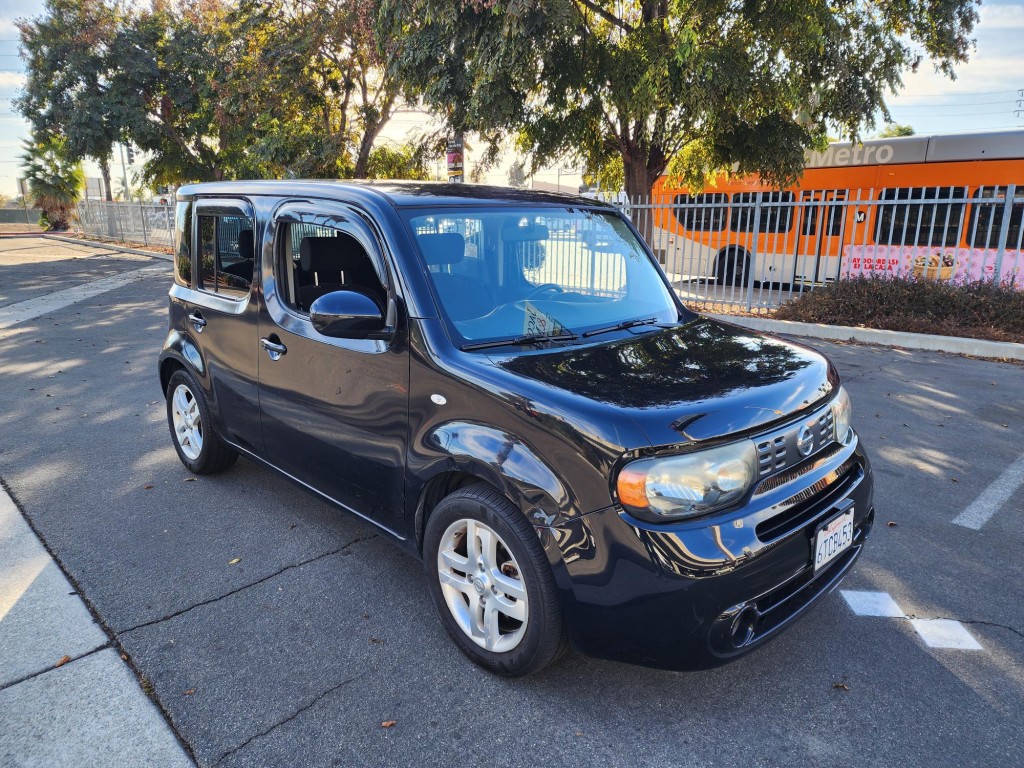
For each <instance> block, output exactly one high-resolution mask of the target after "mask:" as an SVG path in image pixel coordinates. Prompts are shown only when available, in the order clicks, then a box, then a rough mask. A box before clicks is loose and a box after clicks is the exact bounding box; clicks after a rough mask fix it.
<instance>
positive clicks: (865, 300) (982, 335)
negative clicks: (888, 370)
mask: <svg viewBox="0 0 1024 768" xmlns="http://www.w3.org/2000/svg"><path fill="white" fill-rule="evenodd" d="M775 317H776V318H777V319H779V320H796V321H799V322H803V323H827V324H830V325H854V326H864V327H867V328H883V329H886V330H892V331H910V332H912V333H936V334H940V335H943V336H967V337H971V338H977V339H991V340H993V341H1015V342H1024V291H1022V290H1019V289H1015V288H1014V287H1012V286H1010V285H1006V284H1002V285H1000V284H996V283H991V282H987V281H983V282H975V283H963V284H959V285H954V284H951V283H948V282H937V281H933V280H915V279H908V278H895V277H857V278H853V279H850V280H839V281H837V282H835V283H832V284H831V285H829V286H827V287H825V288H823V289H819V290H815V291H812V292H809V293H805V294H803V295H802V296H800V297H798V298H796V299H793V300H792V301H789V302H787V303H785V304H783V305H782V306H781V307H779V309H778V310H776V312H775Z"/></svg>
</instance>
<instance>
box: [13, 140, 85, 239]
mask: <svg viewBox="0 0 1024 768" xmlns="http://www.w3.org/2000/svg"><path fill="white" fill-rule="evenodd" d="M23 144H24V147H25V151H24V152H23V153H22V155H21V163H22V167H23V169H24V174H25V179H26V181H27V182H28V190H29V197H30V199H31V203H32V205H35V206H38V207H39V208H42V209H43V218H44V219H45V220H46V223H47V226H48V227H49V229H50V230H53V231H58V232H59V231H63V230H66V229H67V228H68V221H69V220H70V218H71V211H72V209H73V208H74V207H75V203H77V202H78V198H79V196H80V195H81V193H82V188H83V187H84V186H85V173H84V171H83V170H82V164H81V163H80V162H79V161H77V160H75V159H72V156H71V154H70V152H69V150H68V142H67V140H66V139H64V138H63V137H60V136H55V135H50V136H43V137H37V138H35V139H33V140H26V141H24V142H23Z"/></svg>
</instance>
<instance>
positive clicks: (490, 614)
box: [423, 485, 566, 677]
mask: <svg viewBox="0 0 1024 768" xmlns="http://www.w3.org/2000/svg"><path fill="white" fill-rule="evenodd" d="M423 563H424V568H425V570H426V573H427V583H428V587H429V590H430V597H431V600H432V601H433V603H434V607H435V608H436V609H437V612H438V614H439V615H440V617H441V622H442V624H444V627H445V630H446V631H447V632H448V634H449V636H450V637H451V638H452V640H453V641H454V642H455V644H456V645H457V646H458V647H459V649H460V650H461V651H462V652H463V653H464V654H466V656H468V657H469V658H470V659H471V660H472V661H473V662H475V663H476V664H478V665H480V666H481V667H483V668H484V669H487V670H489V671H490V672H493V673H495V674H498V675H503V676H507V677H517V676H520V675H527V674H530V673H531V672H536V671H537V670H540V669H542V668H544V667H546V666H548V665H549V664H551V663H552V662H553V661H555V660H556V659H557V658H558V657H559V656H560V655H561V654H562V652H563V651H564V650H565V648H566V639H565V632H564V628H563V624H562V607H561V603H560V601H559V597H558V591H557V588H556V587H555V581H554V577H553V575H552V574H551V569H550V567H549V566H548V562H547V559H546V558H545V556H544V552H543V550H542V548H541V546H540V542H539V541H538V540H537V535H536V533H534V531H533V527H532V526H531V525H530V524H529V523H528V522H527V521H526V519H525V518H524V517H523V515H522V514H521V513H520V512H519V510H517V509H516V508H515V507H514V506H513V505H512V504H511V503H510V502H509V501H508V500H507V499H506V498H505V497H504V496H501V495H500V494H499V493H497V492H496V491H494V490H492V489H491V488H488V487H487V486H483V485H476V486H470V487H468V488H462V489H460V490H458V491H455V492H454V493H452V494H451V495H450V496H448V497H447V498H445V499H444V500H443V501H441V503H440V504H438V505H437V507H436V508H435V509H434V511H433V512H432V513H431V515H430V518H429V519H428V520H427V527H426V531H425V534H424V541H423Z"/></svg>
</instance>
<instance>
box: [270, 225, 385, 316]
mask: <svg viewBox="0 0 1024 768" xmlns="http://www.w3.org/2000/svg"><path fill="white" fill-rule="evenodd" d="M280 231H282V233H283V236H282V237H281V238H280V239H281V243H282V245H281V247H280V251H279V254H278V265H277V274H278V290H279V292H280V296H281V300H282V301H283V302H284V303H285V304H287V305H288V306H290V307H291V308H292V309H294V310H296V311H298V312H303V313H308V312H309V308H310V307H311V306H312V305H313V302H314V301H316V300H317V299H318V298H320V297H321V296H323V295H324V294H327V293H331V292H332V291H338V290H348V289H354V290H358V291H360V292H362V293H365V294H366V295H368V296H370V297H371V298H372V299H373V300H374V301H375V302H376V303H377V305H378V307H380V308H381V309H383V307H384V306H385V304H386V291H385V289H384V285H383V283H382V282H381V280H380V276H379V274H378V272H377V267H376V266H375V265H374V262H373V259H372V258H371V257H370V255H369V254H368V253H367V252H366V249H365V248H364V247H363V246H362V244H361V243H360V242H359V240H358V239H357V238H356V237H354V236H353V235H352V234H350V233H348V232H345V231H343V230H339V229H334V228H332V227H323V226H319V225H317V224H307V223H304V222H293V223H287V224H282V230H280ZM303 251H305V254H306V255H305V259H303Z"/></svg>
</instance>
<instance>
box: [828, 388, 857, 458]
mask: <svg viewBox="0 0 1024 768" xmlns="http://www.w3.org/2000/svg"><path fill="white" fill-rule="evenodd" d="M851 410H852V406H851V405H850V396H849V395H848V394H846V388H845V387H840V388H839V394H838V395H836V399H835V400H833V401H832V424H833V425H834V426H835V430H836V440H837V441H838V442H840V443H842V444H843V445H846V444H847V443H848V442H850V413H851Z"/></svg>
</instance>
